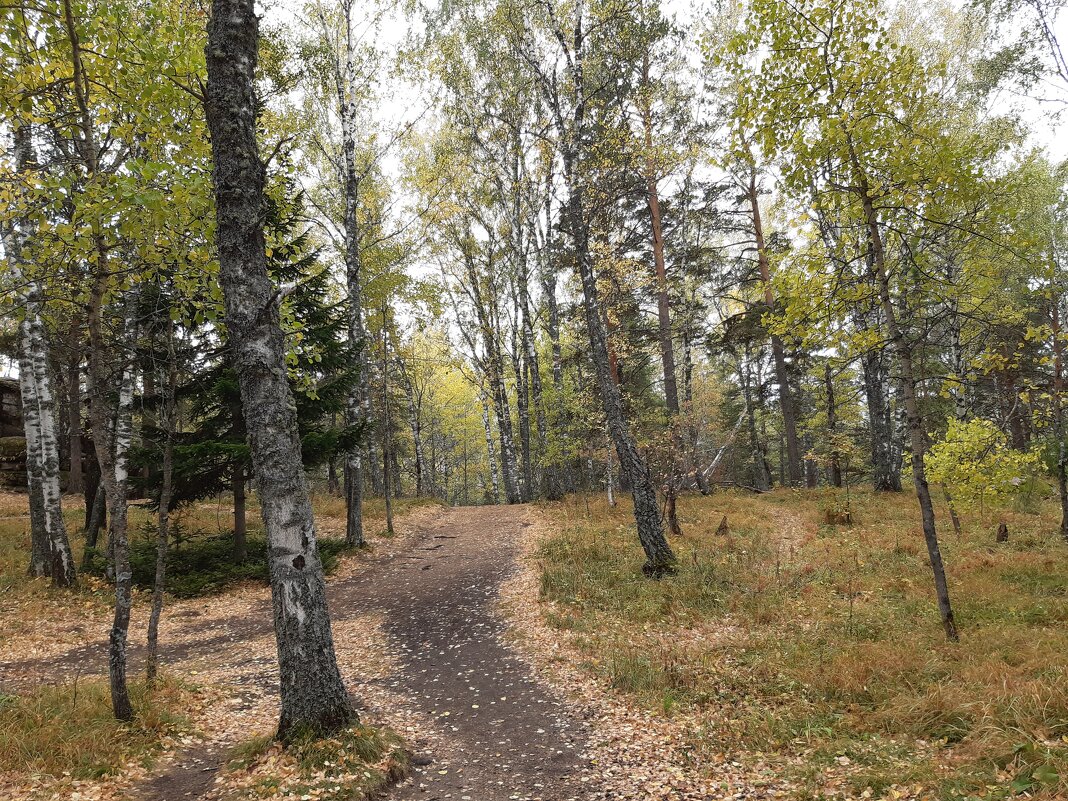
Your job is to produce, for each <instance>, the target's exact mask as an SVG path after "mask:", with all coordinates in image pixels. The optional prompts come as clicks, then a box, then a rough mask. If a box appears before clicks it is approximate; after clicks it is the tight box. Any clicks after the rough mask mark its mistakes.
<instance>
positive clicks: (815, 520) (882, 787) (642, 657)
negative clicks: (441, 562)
mask: <svg viewBox="0 0 1068 801" xmlns="http://www.w3.org/2000/svg"><path fill="white" fill-rule="evenodd" d="M839 500H840V499H839V498H837V497H835V496H834V494H833V493H832V492H830V491H812V492H799V491H789V490H783V491H777V492H775V493H771V494H768V495H762V496H753V495H748V494H734V493H720V494H717V495H714V496H711V497H700V496H694V497H690V496H687V497H685V498H681V499H680V501H679V513H680V517H681V520H682V524H683V528H684V536H683V537H681V538H676V540H675V541H674V542H673V545H674V547H675V549H676V553H677V555H678V557H679V571H678V574H677V575H675V576H673V577H668V578H664V579H663V580H661V581H650V580H648V579H645V578H644V577H643V576H642V574H641V571H640V567H641V564H642V554H641V550H640V548H638V546H637V540H636V537H635V535H634V531H633V521H632V518H631V519H628V516H629V508H628V507H627V506H626V505H625V504H622V503H621V504H620V505H619V506H618V507H617V508H615V509H608V508H607V507H606V506H605V505H603V503H602V504H594V505H593V506H592V507H591V508H592V511H591V513H590V515H589V516H588V517H587V515H586V512H585V508H586V507H585V504H584V502H583V501H582V500H581V499H570V500H568V501H565V502H563V503H560V504H554V505H548V506H547V507H546V508H547V511H548V512H549V513H550V514H551V515H552V516H554V517H555V518H556V520H557V521H559V523H560V525H559V526H558V527H557V529H556V533H555V534H554V535H552V536H550V537H549V538H548V539H547V540H545V541H544V542H543V543H542V545H541V547H540V550H539V554H538V555H539V558H540V565H541V595H542V598H543V599H545V600H547V601H552V602H554V606H553V607H552V608H551V612H550V613H549V615H548V620H549V622H550V623H551V624H552V625H554V626H556V627H558V628H562V629H567V630H570V631H571V632H572V633H573V639H574V642H576V643H577V644H578V645H579V647H580V649H581V650H582V652H583V653H584V654H585V655H586V658H587V661H588V666H589V668H590V669H591V670H592V671H594V672H596V673H598V674H600V675H602V676H603V677H604V678H605V679H606V680H607V681H608V682H609V683H610V684H611V685H612V686H613V687H615V688H617V689H619V690H620V691H623V692H626V693H630V694H633V695H635V696H636V697H638V698H639V699H640V700H641V701H642V702H643V703H646V704H648V705H649V706H651V707H654V708H656V709H658V710H661V711H662V712H664V713H665V714H671V713H672V712H673V711H674V710H676V709H678V708H680V707H685V708H687V709H688V710H693V711H696V712H697V713H698V714H699V715H701V714H704V718H703V719H704V721H705V723H704V725H703V726H702V728H701V731H700V732H698V733H695V734H694V736H693V740H694V743H693V745H694V748H695V749H696V751H697V752H698V753H700V752H702V751H705V752H707V753H710V754H711V753H722V752H723V751H727V752H742V751H760V752H761V753H762V754H763V755H764V756H765V757H767V758H769V759H771V760H773V761H775V760H778V762H779V764H778V767H777V769H778V770H780V771H781V772H783V773H784V774H786V775H789V776H790V777H791V778H792V779H794V780H795V782H796V784H797V786H798V787H799V794H800V796H802V797H803V796H804V795H806V794H818V792H819V791H820V788H821V787H822V786H823V785H824V783H825V782H826V781H827V778H828V776H829V775H831V774H833V775H834V776H836V777H844V780H845V781H846V782H847V783H848V784H849V785H850V786H852V788H853V789H854V790H857V791H863V790H864V789H865V788H870V790H871V791H872V792H873V793H875V794H877V795H878V794H880V793H885V792H887V789H888V788H892V787H900V786H904V785H910V784H921V785H923V786H925V787H928V788H929V790H930V792H933V793H935V794H936V795H937V797H940V798H947V799H949V798H969V797H979V796H980V795H981V796H982V797H983V798H1003V797H1009V796H1012V795H1014V794H1016V793H1020V792H1028V793H1031V794H1033V795H1035V796H1043V795H1045V796H1046V797H1049V798H1055V797H1063V795H1064V794H1065V793H1068V629H1066V627H1065V625H1064V623H1065V621H1068V574H1066V573H1065V571H1064V570H1063V565H1064V559H1065V556H1066V555H1068V554H1066V553H1065V550H1066V549H1065V546H1064V545H1063V544H1062V543H1061V542H1060V540H1059V538H1058V537H1057V535H1056V531H1057V520H1056V519H1055V510H1053V509H1051V508H1047V506H1046V505H1044V504H1033V505H1032V507H1031V508H1027V509H1025V510H1018V511H1010V512H1007V513H1006V519H1007V521H1008V523H1009V526H1010V531H1011V532H1012V535H1011V537H1010V540H1009V542H1008V543H1004V544H995V542H994V528H995V526H996V523H994V522H992V521H990V520H981V519H978V518H974V519H973V518H970V517H966V518H965V520H964V526H965V528H964V533H963V535H962V536H960V537H957V536H956V535H955V534H954V533H953V530H952V528H951V527H950V525H949V521H948V519H946V520H945V521H942V529H941V533H942V540H943V553H944V555H945V558H946V563H947V570H948V574H949V580H950V591H951V593H952V596H953V600H954V602H955V605H956V612H957V619H958V623H959V624H960V626H961V629H962V641H961V642H960V643H959V644H957V645H953V644H949V643H947V642H946V641H945V640H944V637H943V635H942V631H941V627H940V625H939V622H938V617H937V612H936V610H935V606H934V600H933V591H932V586H931V585H932V579H931V574H930V567H929V566H928V564H927V561H926V551H925V549H924V544H923V538H922V534H921V532H920V531H919V525H918V514H917V509H916V506H915V499H914V498H912V497H910V496H909V495H908V494H905V493H903V494H901V495H885V494H882V495H876V494H873V493H870V492H864V491H859V492H858V491H857V490H855V489H854V490H853V493H852V502H851V517H852V520H853V524H852V525H844V524H843V525H833V524H828V523H827V522H826V521H827V519H828V518H827V515H826V510H827V508H830V506H832V505H834V504H835V503H839ZM723 515H726V516H727V518H728V521H729V529H730V532H729V534H727V535H725V536H724V535H719V536H717V535H716V534H715V533H714V532H715V530H716V528H717V526H718V525H719V521H720V520H721V518H722V517H723ZM769 754H770V756H768V755H769Z"/></svg>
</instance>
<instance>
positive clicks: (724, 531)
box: [716, 515, 731, 537]
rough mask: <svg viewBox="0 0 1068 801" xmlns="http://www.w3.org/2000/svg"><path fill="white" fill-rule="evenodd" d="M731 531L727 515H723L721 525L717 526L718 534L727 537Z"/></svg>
mask: <svg viewBox="0 0 1068 801" xmlns="http://www.w3.org/2000/svg"><path fill="white" fill-rule="evenodd" d="M730 533H731V527H730V526H728V525H727V515H723V519H722V520H720V521H719V526H718V527H717V528H716V534H717V535H719V536H723V537H726V536H727V535H729V534H730Z"/></svg>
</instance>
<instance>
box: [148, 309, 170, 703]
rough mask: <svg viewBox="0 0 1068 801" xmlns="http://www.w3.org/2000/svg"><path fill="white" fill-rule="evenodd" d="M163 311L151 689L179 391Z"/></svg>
mask: <svg viewBox="0 0 1068 801" xmlns="http://www.w3.org/2000/svg"><path fill="white" fill-rule="evenodd" d="M169 311H170V310H169V309H166V312H168V314H167V319H166V329H167V330H166V336H167V380H166V384H165V392H166V395H165V397H164V398H163V409H162V412H163V415H164V417H163V431H164V436H165V439H164V442H163V477H162V481H161V484H160V491H159V515H158V521H157V527H156V575H155V579H154V580H153V582H152V610H151V612H150V613H149V616H148V643H147V649H146V651H147V653H146V656H145V678H146V679H147V681H148V683H149V684H150V685H151V684H152V683H153V682H154V681H155V680H156V673H157V671H158V669H159V620H160V616H161V615H162V614H163V591H164V587H165V586H166V581H167V552H168V539H169V536H170V522H171V510H170V506H171V493H172V484H173V478H174V435H175V430H176V427H177V423H178V408H177V404H176V403H175V395H176V393H177V389H178V363H177V359H176V357H175V353H174V325H173V323H172V322H171V319H170V314H169Z"/></svg>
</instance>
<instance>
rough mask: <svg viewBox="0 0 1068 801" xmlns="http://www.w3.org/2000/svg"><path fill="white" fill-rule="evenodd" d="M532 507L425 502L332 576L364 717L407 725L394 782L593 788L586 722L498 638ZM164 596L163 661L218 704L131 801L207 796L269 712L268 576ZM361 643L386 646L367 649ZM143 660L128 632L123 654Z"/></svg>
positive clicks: (444, 792)
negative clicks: (211, 594)
mask: <svg viewBox="0 0 1068 801" xmlns="http://www.w3.org/2000/svg"><path fill="white" fill-rule="evenodd" d="M532 514H533V512H531V511H529V510H526V509H524V508H522V507H468V508H460V509H451V510H447V511H445V512H442V513H441V514H439V515H438V516H437V517H435V518H427V517H424V518H423V519H422V520H420V521H419V522H417V524H416V525H415V526H414V527H413V530H411V531H410V532H409V534H408V535H407V536H406V537H404V538H403V539H402V540H400V541H398V542H395V543H393V544H392V545H391V547H389V548H388V549H383V550H384V551H385V552H384V553H382V554H381V555H379V556H377V557H374V558H372V560H371V563H370V564H369V565H363V566H361V567H359V568H357V569H354V570H349V571H344V570H343V571H342V575H341V576H339V577H337V578H335V579H332V580H331V581H330V582H329V585H328V594H329V601H330V608H331V614H332V617H333V619H334V632H335V641H336V645H337V649H338V655H339V661H340V663H341V665H342V672H343V674H345V678H346V681H347V683H348V684H349V686H350V688H351V690H352V691H353V693H354V695H355V696H356V697H357V698H358V699H360V701H361V702H364V703H367V705H368V706H369V708H370V711H371V713H372V716H373V718H374V719H376V720H383V721H385V722H386V723H388V724H391V725H394V726H395V727H396V728H398V729H400V730H402V731H403V733H404V734H405V735H406V737H407V738H408V739H409V744H410V745H411V746H413V747H414V749H415V751H416V759H415V768H414V771H413V775H412V777H411V778H410V779H409V780H407V781H406V782H405V783H403V784H402V785H400V786H399V787H397V788H396V789H395V791H394V794H393V795H392V796H391V797H392V798H395V799H397V801H411V800H413V799H420V800H421V801H444V799H456V801H464V800H465V799H470V800H471V801H512V800H513V799H515V800H521V799H529V800H530V801H571V800H572V799H574V800H576V801H577V799H580V798H587V797H589V789H590V788H589V787H588V785H586V784H583V783H582V781H581V780H580V774H581V773H582V764H581V759H580V757H579V752H580V750H581V747H582V744H583V733H582V725H581V723H580V722H579V721H576V720H574V719H572V718H571V717H569V715H568V714H567V711H566V709H565V708H564V706H563V705H562V703H561V702H560V701H559V699H558V698H557V697H556V696H555V695H554V694H553V693H552V691H550V690H549V689H548V688H547V687H546V686H544V685H543V684H541V683H539V681H538V680H537V679H536V678H535V676H534V675H533V673H532V671H531V670H530V668H529V667H528V666H527V664H526V663H525V662H524V661H522V660H521V659H520V658H519V656H518V655H517V654H516V653H515V652H514V651H513V650H512V649H511V648H510V647H509V646H508V645H507V644H506V643H505V641H504V639H503V634H504V629H505V624H504V622H503V621H502V620H501V619H500V618H499V617H498V615H497V614H496V603H497V595H498V590H499V588H500V585H501V583H502V581H504V580H505V579H506V578H507V577H508V576H510V575H511V574H512V573H513V571H514V566H515V560H516V556H517V553H518V550H519V540H520V538H521V536H522V534H523V531H524V529H525V528H526V527H527V526H529V525H530V524H531V518H530V516H531V515H532ZM216 607H218V608H216ZM169 611H170V614H171V618H170V625H171V626H172V627H173V629H172V632H171V634H172V636H171V638H170V639H169V640H167V641H166V643H167V644H165V645H163V646H162V647H161V658H162V660H163V662H164V664H165V665H169V666H171V667H172V669H173V670H174V671H175V672H176V673H177V674H179V675H185V674H188V673H193V672H196V674H197V676H194V678H200V679H201V680H206V681H207V682H208V683H213V684H221V685H222V689H223V691H224V694H225V696H226V705H225V708H224V709H222V710H220V712H219V714H217V716H216V717H217V724H218V725H216V726H215V727H214V729H213V731H212V733H211V738H210V739H209V740H208V741H206V742H203V743H200V744H198V745H195V746H193V747H192V748H189V749H187V750H184V751H180V752H178V753H177V754H174V755H173V756H172V757H170V758H169V759H167V760H166V761H165V762H164V763H163V764H162V765H161V766H160V768H159V769H158V770H157V772H156V774H155V775H154V776H153V777H152V778H151V779H150V780H148V781H146V782H143V783H141V784H140V785H138V786H136V787H135V788H134V789H133V791H132V797H133V798H134V799H137V801H193V800H194V799H198V798H202V797H205V798H206V797H208V796H211V795H212V793H211V790H212V785H213V782H214V779H215V776H216V773H217V771H218V769H219V767H220V766H221V764H222V762H223V760H224V759H225V756H226V753H227V749H228V745H229V744H232V743H233V742H236V741H240V740H241V739H244V738H246V737H248V736H249V735H250V734H252V733H255V732H257V731H262V730H269V727H270V725H271V724H272V723H273V719H274V715H275V714H276V713H275V709H276V701H275V698H276V693H277V690H276V687H277V667H276V664H275V660H274V641H273V636H272V632H271V628H270V625H271V624H270V621H271V614H270V600H269V595H268V593H267V592H266V591H265V590H263V589H260V588H255V589H254V590H252V591H249V592H247V593H246V594H245V595H244V596H242V597H241V598H240V599H236V600H235V599H234V598H232V597H229V596H220V598H219V599H213V600H212V604H211V606H210V607H209V606H207V605H205V604H204V603H203V601H201V602H200V603H199V605H198V604H197V603H195V602H192V603H190V602H187V603H183V604H180V605H176V606H175V608H172V609H171V610H169ZM165 616H166V615H165ZM368 654H371V655H372V657H374V656H375V655H377V656H378V657H380V658H378V659H377V661H376V660H375V659H373V658H372V659H371V660H370V662H369V660H368V658H367V655H368ZM104 657H105V644H104V643H103V642H100V643H88V644H85V645H82V646H80V647H77V648H74V649H72V650H69V651H67V652H66V653H65V654H57V655H53V656H50V657H49V658H48V659H46V660H26V661H23V662H20V663H14V664H12V663H8V664H7V665H0V672H7V673H8V675H9V676H12V675H16V676H20V677H24V679H25V678H27V677H32V681H49V680H50V679H51V678H52V677H53V676H61V675H63V673H64V672H65V671H67V670H68V669H69V665H71V664H72V663H77V664H79V665H80V666H81V669H82V670H83V671H84V673H102V672H103V671H104V670H105V667H106V663H105V661H104ZM139 663H140V652H139V649H138V648H136V647H134V648H133V649H132V655H131V670H132V671H135V670H138V669H139ZM379 666H383V667H381V668H380V669H379ZM18 683H23V682H18Z"/></svg>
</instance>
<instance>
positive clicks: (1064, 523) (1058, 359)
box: [1050, 281, 1068, 541]
mask: <svg viewBox="0 0 1068 801" xmlns="http://www.w3.org/2000/svg"><path fill="white" fill-rule="evenodd" d="M1050 283H1051V290H1052V295H1053V297H1052V298H1051V304H1050V332H1051V333H1052V335H1053V336H1052V339H1053V433H1054V436H1056V437H1057V494H1058V495H1059V496H1060V501H1061V537H1062V538H1063V539H1064V540H1066V541H1068V445H1066V444H1065V441H1064V438H1065V430H1064V407H1063V400H1062V393H1063V392H1064V342H1063V340H1062V339H1061V337H1062V332H1061V294H1060V291H1059V289H1058V288H1057V284H1056V281H1051V282H1050Z"/></svg>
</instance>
